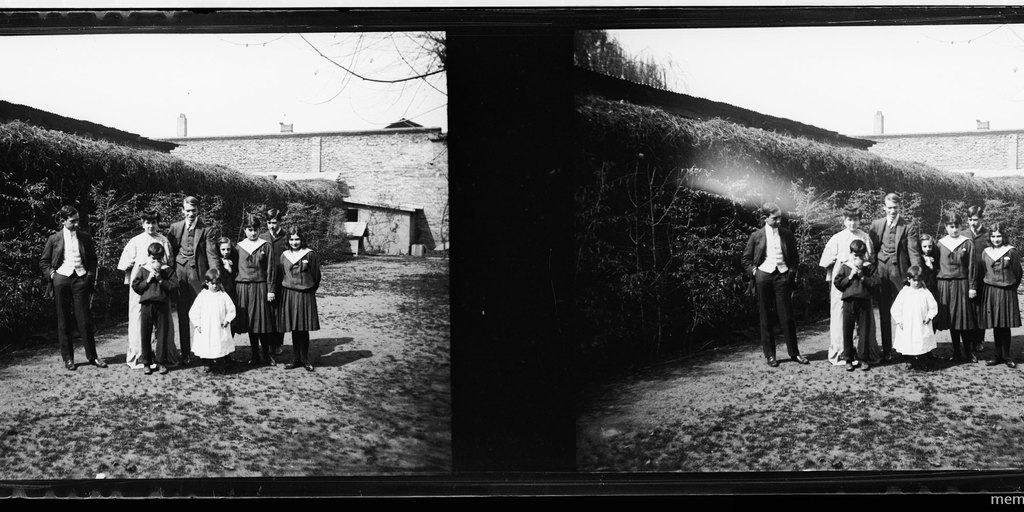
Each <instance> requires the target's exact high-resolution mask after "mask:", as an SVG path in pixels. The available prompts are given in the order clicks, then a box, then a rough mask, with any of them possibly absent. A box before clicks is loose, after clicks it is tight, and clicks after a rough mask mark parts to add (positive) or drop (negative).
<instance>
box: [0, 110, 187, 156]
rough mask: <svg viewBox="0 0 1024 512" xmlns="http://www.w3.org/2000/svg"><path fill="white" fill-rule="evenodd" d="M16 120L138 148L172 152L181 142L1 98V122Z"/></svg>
mask: <svg viewBox="0 0 1024 512" xmlns="http://www.w3.org/2000/svg"><path fill="white" fill-rule="evenodd" d="M14 120H19V121H22V122H24V123H28V124H31V125H33V126H38V127H40V128H45V129H47V130H57V131H62V132H65V133H73V134H75V135H78V136H81V137H86V138H90V139H95V140H105V141H107V142H112V143H114V144H121V145H123V146H129V147H133V148H138V149H149V150H153V151H160V152H163V153H169V152H170V151H171V150H172V149H174V148H176V147H178V145H177V144H175V143H173V142H164V141H157V140H153V139H147V138H146V137H143V136H141V135H138V134H135V133H130V132H126V131H122V130H118V129H117V128H111V127H109V126H103V125H101V124H96V123H92V122H89V121H82V120H81V119H74V118H71V117H65V116H62V115H58V114H54V113H53V112H47V111H45V110H40V109H38V108H33V107H29V106H26V105H18V104H17V103H11V102H8V101H3V100H0V122H9V121H14Z"/></svg>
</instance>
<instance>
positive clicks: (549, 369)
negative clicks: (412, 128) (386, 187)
mask: <svg viewBox="0 0 1024 512" xmlns="http://www.w3.org/2000/svg"><path fill="white" fill-rule="evenodd" d="M1022 21H1024V9H1022V8H1019V7H1012V6H953V7H950V6H895V7H891V6H890V7H876V6H848V7H799V6H794V7H754V6H744V7H636V8H633V7H630V8H625V7H600V8H436V9H435V8H410V9H400V8H383V9H369V8H351V9H343V8H327V9H320V8H299V9H271V8H254V9H244V8H232V9H222V8H215V9H195V8H169V9H158V8H154V9H89V10H82V9H66V10H62V9H9V10H0V36H4V35H42V34H101V33H168V32H175V33H213V32H222V33H243V32H246V33H255V32H290V31H307V32H308V31H323V32H327V31H399V30H438V31H442V30H443V31H445V32H447V34H448V41H449V49H448V51H449V61H448V68H449V70H448V77H447V78H448V86H449V93H450V96H449V109H448V112H449V126H450V128H449V169H450V172H451V176H452V178H453V179H452V180H451V189H450V192H449V193H450V197H451V209H452V211H453V215H452V217H453V219H452V221H451V229H452V232H453V233H455V235H456V238H457V239H460V240H464V241H465V242H464V243H465V245H463V246H460V247H459V248H457V249H456V250H455V251H453V253H452V255H451V278H452V288H451V289H452V299H451V300H452V337H451V340H452V358H451V360H452V410H453V422H452V426H453V432H452V437H453V438H452V446H453V466H454V472H453V473H452V474H445V475H427V476H403V475H395V476H391V475H380V476H371V477H366V476H352V477H340V476H339V477H336V478H333V477H308V478H253V479H196V480H170V479H169V480H109V481H92V480H87V481H59V482H54V481H42V482H39V481H10V482H0V497H15V498H17V497H26V498H33V497H40V498H42V497H56V498H60V497H101V498H102V497H129V498H154V497H190V496H191V497H200V498H215V497H222V496H234V497H250V498H252V497H263V498H266V497H318V498H338V497H371V496H372V497H404V498H408V497H458V496H461V497H465V496H542V497H579V496H600V497H613V496H615V497H664V496H682V497H685V498H693V499H696V498H708V497H711V498H722V497H725V496H732V497H733V498H734V499H736V500H737V501H740V502H743V501H746V500H743V498H758V497H764V496H768V497H771V496H774V495H779V494H800V495H802V496H803V497H804V498H814V497H821V496H823V495H828V494H833V493H846V494H854V495H858V496H866V495H882V494H884V493H889V494H886V496H889V497H892V496H893V495H894V494H893V493H921V492H929V491H930V492H934V493H942V492H947V491H948V490H949V489H956V490H959V491H961V492H978V493H983V494H984V493H988V492H1005V493H1012V492H1020V490H1021V487H1022V482H1024V479H1022V473H1021V472H1020V471H986V472H928V471H920V472H857V473H849V472H845V473H839V472H836V473H831V472H814V473H771V474H748V473H708V474H696V475H695V474H663V473H652V474H647V473H629V474H618V473H616V474H605V473H578V472H576V471H575V407H574V399H575V393H576V390H574V389H572V384H571V383H572V382H573V379H572V378H571V375H572V370H573V369H572V361H571V357H572V343H573V342H574V340H573V339H572V324H571V322H572V315H571V305H572V261H573V260H572V252H573V251H572V249H573V247H572V201H573V179H572V169H571V166H570V163H569V162H570V161H571V155H570V152H571V147H572V142H573V139H572V133H571V130H570V127H571V119H572V92H573V91H572V90H571V86H570V84H569V83H570V80H568V76H569V71H570V70H571V65H572V63H571V50H572V48H571V44H572V31H573V30H574V29H588V28H606V29H629V28H648V29H650V28H699V27H714V28H740V27H783V26H868V25H941V24H967V23H972V24H996V23H1019V22H1022ZM938 496H939V495H932V498H933V499H934V497H938ZM825 497H826V499H829V500H833V499H835V497H834V496H825ZM916 498H917V499H924V498H927V496H923V495H918V496H916ZM939 499H943V500H945V499H948V496H941V497H939ZM920 503H921V502H920V501H915V504H920ZM983 503H988V499H987V498H984V501H980V500H979V501H978V504H983Z"/></svg>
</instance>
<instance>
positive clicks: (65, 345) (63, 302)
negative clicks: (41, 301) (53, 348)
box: [53, 273, 98, 361]
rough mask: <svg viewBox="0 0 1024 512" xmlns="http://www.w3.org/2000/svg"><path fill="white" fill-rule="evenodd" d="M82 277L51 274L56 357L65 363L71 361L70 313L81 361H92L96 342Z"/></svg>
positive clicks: (85, 284)
mask: <svg viewBox="0 0 1024 512" xmlns="http://www.w3.org/2000/svg"><path fill="white" fill-rule="evenodd" d="M87 281H88V279H87V278H86V276H79V275H78V274H75V273H72V274H71V277H65V276H63V275H60V274H57V273H55V274H53V297H54V302H56V304H57V339H58V340H59V341H60V355H61V357H63V358H64V360H65V361H74V359H75V348H74V346H73V345H72V343H71V326H72V322H71V313H72V311H74V314H75V321H76V322H77V323H78V334H79V335H80V336H81V337H82V344H83V345H85V357H86V359H87V360H89V361H92V360H94V359H97V358H98V357H97V356H96V339H95V337H94V330H93V325H92V318H90V317H89V285H88V282H87Z"/></svg>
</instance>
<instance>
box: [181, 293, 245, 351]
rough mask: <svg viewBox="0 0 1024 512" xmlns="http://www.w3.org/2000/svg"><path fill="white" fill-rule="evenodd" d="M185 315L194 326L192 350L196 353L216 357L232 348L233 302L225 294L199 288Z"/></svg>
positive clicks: (233, 347) (233, 346)
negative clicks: (190, 307)
mask: <svg viewBox="0 0 1024 512" xmlns="http://www.w3.org/2000/svg"><path fill="white" fill-rule="evenodd" d="M188 318H189V320H191V321H192V325H194V326H195V327H196V331H195V332H194V333H192V352H193V353H195V355H196V356H198V357H200V358H203V359H217V358H218V357H224V356H226V355H228V354H230V353H231V352H232V351H234V349H235V343H234V340H233V339H232V338H231V321H232V320H234V319H235V304H234V303H233V302H232V301H231V297H230V296H228V294H227V293H224V292H223V291H217V292H211V291H210V290H208V289H205V290H202V291H200V292H199V295H198V296H197V297H196V301H195V302H193V303H192V309H191V310H189V312H188ZM225 323H227V324H228V326H227V327H225V326H224V324H225Z"/></svg>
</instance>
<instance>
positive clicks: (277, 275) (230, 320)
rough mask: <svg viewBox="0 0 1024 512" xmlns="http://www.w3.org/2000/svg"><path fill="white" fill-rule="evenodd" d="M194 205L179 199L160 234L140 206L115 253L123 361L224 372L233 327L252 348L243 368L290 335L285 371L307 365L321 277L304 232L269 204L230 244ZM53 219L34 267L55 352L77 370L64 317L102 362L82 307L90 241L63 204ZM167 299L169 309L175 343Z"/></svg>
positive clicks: (155, 217) (268, 359)
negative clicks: (49, 300)
mask: <svg viewBox="0 0 1024 512" xmlns="http://www.w3.org/2000/svg"><path fill="white" fill-rule="evenodd" d="M199 206H200V205H199V200H198V199H197V198H195V197H192V196H189V197H186V198H185V199H184V201H183V202H182V216H183V219H182V220H181V221H178V222H175V223H174V224H172V225H171V229H170V232H169V233H168V234H167V235H166V236H165V235H163V234H161V233H160V232H159V223H160V214H159V213H158V212H155V211H148V210H147V211H144V212H142V214H141V216H140V221H141V224H142V233H140V234H138V235H136V236H135V237H134V238H132V239H131V240H129V242H128V244H127V245H125V247H124V250H123V251H122V252H121V258H120V260H119V262H118V264H117V268H118V270H121V271H123V272H124V273H125V277H124V284H126V285H129V286H128V347H127V352H126V363H127V364H128V366H129V367H130V368H133V369H142V370H144V373H145V374H147V375H149V374H152V373H154V372H159V373H161V374H166V373H168V371H169V368H172V367H176V366H185V365H189V364H191V361H192V357H193V355H194V356H195V357H197V358H199V359H201V360H204V361H205V362H206V363H207V364H206V365H205V366H206V371H207V372H223V371H224V370H226V369H227V366H228V365H229V363H230V362H231V361H232V360H231V353H232V352H233V351H234V339H233V338H234V335H235V334H241V333H247V334H248V336H249V344H250V347H251V348H252V355H251V356H250V358H249V360H248V362H247V363H246V364H249V365H259V364H267V365H270V366H274V365H276V364H277V361H276V360H275V357H274V356H277V355H281V353H282V348H281V347H282V345H283V344H284V334H285V333H286V332H291V333H292V349H293V354H294V358H293V361H292V362H291V363H290V364H289V365H287V368H289V369H293V368H298V367H300V366H301V367H304V368H305V369H306V370H307V371H313V370H314V368H313V364H312V361H311V360H310V358H309V331H316V330H319V329H320V322H319V314H318V312H317V304H316V290H317V288H318V287H319V286H320V276H321V274H320V260H319V257H318V256H317V254H316V253H315V252H313V251H312V250H311V249H309V248H308V247H307V240H306V235H305V233H303V231H302V230H301V229H299V228H298V227H291V228H290V229H288V230H284V229H281V226H280V224H281V220H282V215H281V212H280V211H279V210H277V209H274V208H271V209H269V210H267V212H266V214H265V215H264V216H257V215H249V216H247V217H246V219H245V225H244V226H243V228H244V231H245V238H243V239H242V240H240V241H238V242H237V243H236V242H233V241H232V240H231V239H229V238H227V237H221V236H219V235H218V234H217V232H216V230H215V229H213V228H212V227H211V226H208V225H206V224H205V223H204V222H203V221H202V219H200V216H199ZM59 215H60V222H61V224H62V227H61V229H60V230H59V231H57V232H56V233H54V234H53V235H51V236H50V237H49V239H47V242H46V245H45V246H44V248H43V254H42V257H41V258H40V268H41V269H42V272H43V275H44V277H45V278H46V280H47V295H48V296H49V295H51V294H52V296H53V297H54V303H55V306H56V312H57V336H58V340H59V342H60V348H61V357H62V360H63V362H64V366H65V367H66V368H67V369H68V370H75V369H76V365H75V362H74V348H73V346H72V343H71V332H72V326H73V324H72V321H71V317H72V314H73V316H74V318H75V320H76V323H77V327H78V332H79V333H80V335H81V338H82V341H83V344H84V345H85V354H86V358H87V359H88V363H89V364H92V365H94V366H98V367H100V368H105V367H106V366H107V364H106V362H105V361H104V360H103V359H101V358H100V357H99V356H98V355H97V353H96V341H95V329H94V326H93V324H92V321H91V318H90V313H89V295H90V294H91V293H92V292H93V289H94V285H95V280H96V269H97V258H96V247H95V244H94V243H93V241H92V238H91V237H90V236H89V234H88V233H85V232H83V231H80V230H79V229H78V227H79V222H80V217H79V213H78V211H77V209H75V208H74V207H72V206H64V207H62V208H61V210H60V213H59ZM264 226H265V227H266V228H267V229H266V231H265V232H262V233H261V231H263V228H264ZM172 301H174V302H175V304H176V306H177V311H178V325H177V332H178V340H179V343H178V344H177V345H176V344H175V341H174V338H175V336H174V334H175V326H174V325H173V322H172V316H171V302H172ZM154 331H155V335H156V336H155V338H156V342H155V344H154V343H153V334H154ZM154 345H155V346H154Z"/></svg>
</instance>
